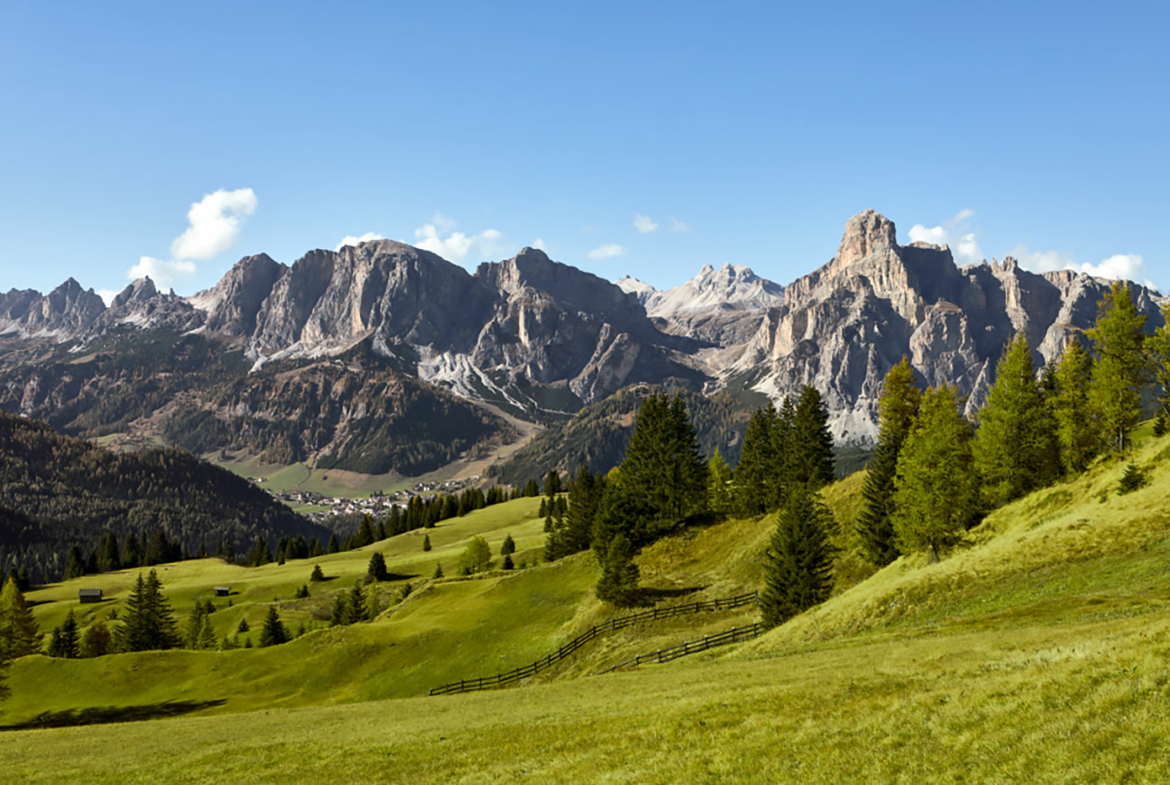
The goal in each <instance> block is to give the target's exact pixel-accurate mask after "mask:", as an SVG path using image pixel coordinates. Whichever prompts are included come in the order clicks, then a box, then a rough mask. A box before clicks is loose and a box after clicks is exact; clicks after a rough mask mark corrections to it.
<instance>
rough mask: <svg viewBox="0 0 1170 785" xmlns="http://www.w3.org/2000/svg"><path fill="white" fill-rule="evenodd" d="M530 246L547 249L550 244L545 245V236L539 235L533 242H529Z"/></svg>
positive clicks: (539, 249) (541, 249) (540, 249)
mask: <svg viewBox="0 0 1170 785" xmlns="http://www.w3.org/2000/svg"><path fill="white" fill-rule="evenodd" d="M528 247H529V248H535V249H536V250H538V251H547V250H548V246H547V245H545V243H544V238H543V237H537V238H536V239H535V240H533V241H532V242H531V243H529V244H528Z"/></svg>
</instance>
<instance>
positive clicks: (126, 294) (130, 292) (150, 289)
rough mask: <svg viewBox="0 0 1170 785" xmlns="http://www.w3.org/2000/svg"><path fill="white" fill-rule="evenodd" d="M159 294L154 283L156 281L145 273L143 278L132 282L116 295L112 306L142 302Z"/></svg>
mask: <svg viewBox="0 0 1170 785" xmlns="http://www.w3.org/2000/svg"><path fill="white" fill-rule="evenodd" d="M156 294H158V289H157V288H156V287H155V285H154V281H152V280H150V276H149V275H144V276H143V277H141V278H138V279H137V280H135V281H133V282H131V283H130V285H129V286H127V287H126V288H125V289H123V290H122V291H121V292H119V293H118V294H117V296H115V297H114V302H113V303H112V304H111V306H110V307H112V308H117V307H118V306H121V305H126V304H127V303H130V302H141V301H143V300H149V299H150V298H152V297H154V296H155V295H156Z"/></svg>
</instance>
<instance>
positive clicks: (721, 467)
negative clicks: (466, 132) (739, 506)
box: [707, 447, 732, 516]
mask: <svg viewBox="0 0 1170 785" xmlns="http://www.w3.org/2000/svg"><path fill="white" fill-rule="evenodd" d="M731 478H732V472H731V467H730V466H728V465H727V462H726V461H725V460H723V456H722V455H720V454H719V448H718V447H716V448H715V452H714V454H713V455H712V456H711V460H709V461H707V506H708V507H709V508H710V510H711V512H712V513H714V514H715V515H718V516H724V515H728V514H730V512H731Z"/></svg>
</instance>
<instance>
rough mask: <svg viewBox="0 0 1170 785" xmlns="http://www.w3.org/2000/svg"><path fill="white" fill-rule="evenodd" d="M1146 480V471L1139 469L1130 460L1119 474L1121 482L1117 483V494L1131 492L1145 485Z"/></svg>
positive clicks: (1147, 480)
mask: <svg viewBox="0 0 1170 785" xmlns="http://www.w3.org/2000/svg"><path fill="white" fill-rule="evenodd" d="M1148 482H1149V479H1148V478H1147V477H1146V473H1145V472H1143V471H1142V470H1141V469H1139V468H1138V466H1137V464H1136V463H1134V462H1133V461H1130V462H1129V465H1128V466H1126V467H1125V473H1124V474H1122V475H1121V482H1119V483H1118V484H1117V494H1118V495H1119V496H1124V495H1125V494H1127V493H1133V492H1134V491H1136V490H1138V489H1139V488H1143V487H1145V485H1146V483H1148Z"/></svg>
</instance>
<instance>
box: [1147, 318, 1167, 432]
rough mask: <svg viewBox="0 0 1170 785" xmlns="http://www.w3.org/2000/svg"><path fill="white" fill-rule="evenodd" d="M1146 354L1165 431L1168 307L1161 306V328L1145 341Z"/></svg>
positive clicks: (1158, 415) (1160, 420)
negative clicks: (1152, 374)
mask: <svg viewBox="0 0 1170 785" xmlns="http://www.w3.org/2000/svg"><path fill="white" fill-rule="evenodd" d="M1146 352H1147V353H1148V355H1149V361H1150V367H1151V369H1152V370H1153V373H1154V395H1155V396H1156V397H1157V399H1158V414H1157V418H1158V421H1159V422H1161V423H1162V429H1163V431H1165V429H1166V425H1167V421H1168V420H1170V305H1163V306H1162V326H1161V327H1159V328H1158V329H1156V330H1154V334H1153V335H1151V336H1150V337H1149V338H1147V339H1146ZM1159 435H1160V434H1159Z"/></svg>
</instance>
